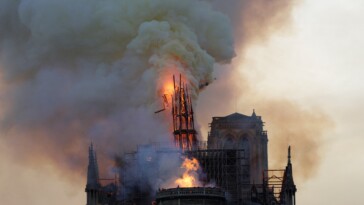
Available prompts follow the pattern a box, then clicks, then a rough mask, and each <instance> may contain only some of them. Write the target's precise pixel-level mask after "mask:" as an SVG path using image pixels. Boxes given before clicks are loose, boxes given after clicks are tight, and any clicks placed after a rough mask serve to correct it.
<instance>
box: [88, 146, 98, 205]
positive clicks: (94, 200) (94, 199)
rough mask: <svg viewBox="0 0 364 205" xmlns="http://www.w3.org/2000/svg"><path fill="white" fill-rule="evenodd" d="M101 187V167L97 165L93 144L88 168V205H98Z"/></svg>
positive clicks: (90, 148) (90, 149)
mask: <svg viewBox="0 0 364 205" xmlns="http://www.w3.org/2000/svg"><path fill="white" fill-rule="evenodd" d="M100 188H101V185H100V183H99V167H98V165H97V158H96V152H95V151H94V148H93V144H92V143H91V145H90V147H89V156H88V168H87V184H86V189H85V191H86V193H87V204H86V205H98V204H99V195H100V193H99V192H100Z"/></svg>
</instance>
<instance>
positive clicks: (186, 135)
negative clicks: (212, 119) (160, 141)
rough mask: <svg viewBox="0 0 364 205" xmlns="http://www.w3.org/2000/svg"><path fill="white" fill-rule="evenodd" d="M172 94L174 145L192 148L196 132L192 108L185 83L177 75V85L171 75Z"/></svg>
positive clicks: (195, 139)
mask: <svg viewBox="0 0 364 205" xmlns="http://www.w3.org/2000/svg"><path fill="white" fill-rule="evenodd" d="M173 87H174V94H173V97H172V116H173V135H174V142H175V145H176V147H179V148H180V149H181V150H193V149H194V148H195V147H196V145H197V138H196V135H197V132H196V130H195V125H194V119H193V108H192V101H191V97H190V96H189V93H188V88H187V85H186V84H184V83H183V82H182V77H181V75H180V76H179V85H176V81H175V77H174V76H173Z"/></svg>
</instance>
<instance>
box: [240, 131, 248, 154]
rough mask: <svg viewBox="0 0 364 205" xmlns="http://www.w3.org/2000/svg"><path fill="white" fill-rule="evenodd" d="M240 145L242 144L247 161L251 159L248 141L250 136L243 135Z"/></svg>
mask: <svg viewBox="0 0 364 205" xmlns="http://www.w3.org/2000/svg"><path fill="white" fill-rule="evenodd" d="M240 143H241V144H240V147H241V149H243V150H244V154H245V157H246V158H247V159H249V158H250V144H249V140H248V135H247V134H244V135H243V137H242V139H241V142H240Z"/></svg>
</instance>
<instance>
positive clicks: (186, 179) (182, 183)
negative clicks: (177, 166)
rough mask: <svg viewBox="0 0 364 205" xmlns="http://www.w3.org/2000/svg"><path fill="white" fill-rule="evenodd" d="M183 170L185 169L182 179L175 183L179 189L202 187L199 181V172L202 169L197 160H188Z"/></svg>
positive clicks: (183, 164) (184, 163)
mask: <svg viewBox="0 0 364 205" xmlns="http://www.w3.org/2000/svg"><path fill="white" fill-rule="evenodd" d="M181 168H183V169H185V172H184V173H183V175H182V177H181V178H178V179H176V180H175V181H174V183H175V185H176V186H179V187H198V186H201V183H200V181H199V180H198V178H197V177H198V174H197V170H199V169H200V165H199V163H198V161H197V159H195V158H192V159H188V158H186V159H185V161H184V162H183V163H182V166H181Z"/></svg>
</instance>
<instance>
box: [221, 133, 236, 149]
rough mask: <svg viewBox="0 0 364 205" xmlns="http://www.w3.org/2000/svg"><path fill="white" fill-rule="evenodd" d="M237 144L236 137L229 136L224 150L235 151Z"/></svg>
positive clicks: (225, 140)
mask: <svg viewBox="0 0 364 205" xmlns="http://www.w3.org/2000/svg"><path fill="white" fill-rule="evenodd" d="M234 148H235V143H234V136H232V135H231V134H227V135H226V136H225V139H224V149H234Z"/></svg>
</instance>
